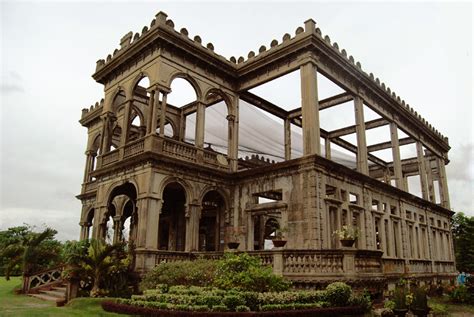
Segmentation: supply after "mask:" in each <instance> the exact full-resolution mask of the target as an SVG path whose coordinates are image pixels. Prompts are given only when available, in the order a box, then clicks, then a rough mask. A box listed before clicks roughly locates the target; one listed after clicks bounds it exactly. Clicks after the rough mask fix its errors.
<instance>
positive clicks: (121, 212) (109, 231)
mask: <svg viewBox="0 0 474 317" xmlns="http://www.w3.org/2000/svg"><path fill="white" fill-rule="evenodd" d="M136 199H137V190H136V189H135V186H134V185H133V184H132V183H129V182H126V183H124V184H122V185H120V186H117V187H115V188H114V189H113V190H112V192H111V193H110V195H109V200H108V204H107V213H106V216H105V218H104V223H103V224H102V231H101V233H102V236H101V237H100V238H102V239H105V241H106V242H108V243H117V242H120V241H127V242H132V241H135V240H136V232H137V225H138V213H137V209H136V207H135V206H136ZM116 216H117V217H116Z"/></svg>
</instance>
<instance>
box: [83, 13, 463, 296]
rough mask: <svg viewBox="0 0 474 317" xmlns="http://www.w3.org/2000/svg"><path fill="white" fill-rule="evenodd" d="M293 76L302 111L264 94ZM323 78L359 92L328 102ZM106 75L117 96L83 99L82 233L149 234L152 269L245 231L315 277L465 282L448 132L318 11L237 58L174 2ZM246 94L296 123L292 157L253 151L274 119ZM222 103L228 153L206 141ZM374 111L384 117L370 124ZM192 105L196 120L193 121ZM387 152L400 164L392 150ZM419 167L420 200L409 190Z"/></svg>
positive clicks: (257, 248) (301, 281) (147, 263)
mask: <svg viewBox="0 0 474 317" xmlns="http://www.w3.org/2000/svg"><path fill="white" fill-rule="evenodd" d="M292 71H299V74H300V86H301V88H300V89H301V100H300V101H298V102H301V103H300V104H299V107H297V108H295V109H292V110H285V109H284V108H283V107H281V106H278V105H275V104H273V103H272V102H270V101H268V100H265V99H264V98H261V97H260V96H257V95H256V94H254V93H252V92H250V89H252V88H254V87H257V86H259V85H262V84H265V83H267V82H269V81H272V80H274V79H275V78H278V77H280V76H283V75H285V74H288V73H290V72H292ZM317 74H318V75H319V74H322V75H324V76H325V77H327V78H329V79H330V80H331V81H332V82H333V83H335V84H336V85H337V86H339V87H340V88H342V89H343V91H344V92H343V93H340V94H337V95H334V96H331V97H329V98H325V99H320V98H318V78H319V77H318V76H317ZM93 78H94V79H95V80H96V81H97V82H98V83H101V84H103V85H104V91H105V96H104V98H103V99H102V100H101V101H100V102H98V103H96V104H95V105H94V106H91V107H90V108H87V109H83V110H82V117H81V119H80V123H81V124H82V125H83V126H84V127H86V128H87V130H88V142H87V149H86V153H85V154H86V165H85V173H84V182H83V184H82V190H81V194H80V195H78V196H77V197H78V198H79V199H80V200H81V202H82V206H83V208H82V212H81V220H80V225H81V236H80V238H81V239H87V238H90V237H94V238H100V239H109V240H110V241H120V240H122V239H126V240H129V241H131V242H133V245H134V246H135V248H136V249H135V250H136V256H135V268H136V270H137V272H140V273H143V272H146V271H147V270H150V269H151V268H153V267H154V266H155V265H157V264H158V263H161V262H163V261H167V262H168V261H176V260H181V259H192V258H195V257H196V256H199V255H203V256H206V257H212V258H218V257H219V256H221V255H222V252H223V251H225V250H227V242H230V241H234V242H239V243H240V244H239V247H238V250H239V251H246V252H249V253H250V254H252V255H254V256H259V257H261V258H262V260H263V262H264V263H266V264H268V265H272V266H273V270H274V272H276V273H277V274H281V275H283V276H286V277H288V278H289V279H291V280H293V281H294V283H295V285H300V286H303V287H304V286H315V285H318V284H325V283H328V282H330V281H334V280H344V281H348V282H350V283H352V284H355V285H362V286H369V287H379V286H381V285H382V286H387V285H391V284H392V283H393V282H394V281H396V280H397V279H399V278H400V277H406V278H413V279H418V280H421V281H424V282H426V281H436V280H447V279H450V278H452V276H453V274H454V272H455V262H454V249H453V240H452V235H451V231H450V229H451V225H450V219H451V216H452V215H453V212H452V211H451V210H450V203H449V193H448V185H447V179H446V172H445V164H447V163H448V162H449V161H448V156H447V153H448V151H449V149H450V147H449V144H448V139H447V138H446V137H444V136H443V135H441V134H440V133H439V132H438V131H437V130H436V129H435V128H434V127H432V126H431V125H430V124H429V123H428V122H427V121H426V120H425V119H423V118H422V117H421V116H420V115H419V114H418V113H417V112H416V111H414V110H413V108H411V107H410V106H409V105H408V104H406V103H405V101H403V100H401V98H400V97H399V96H397V95H396V94H395V93H394V92H392V91H391V90H390V88H388V87H387V86H386V85H385V84H384V83H382V82H381V81H380V80H379V79H378V78H376V77H374V75H373V74H372V73H370V74H367V73H366V72H364V71H363V70H362V68H361V64H360V63H359V62H356V61H355V60H354V58H353V57H352V56H349V55H348V54H347V52H346V51H345V50H344V49H342V50H341V49H340V48H339V46H338V44H337V43H331V40H330V38H329V37H328V36H323V35H322V34H321V30H320V29H319V28H317V27H316V23H315V22H314V21H313V20H311V19H310V20H308V21H306V22H305V23H304V27H298V28H297V29H296V32H295V34H294V35H290V34H285V35H284V36H283V38H282V41H281V42H279V41H277V40H273V41H272V42H271V43H270V47H269V48H267V47H265V46H261V47H260V49H259V51H258V53H255V52H253V51H251V52H250V53H249V54H248V58H244V57H240V58H238V59H236V58H235V57H231V58H230V59H226V58H224V57H223V56H220V55H218V54H216V53H215V52H214V47H213V44H212V43H208V44H204V42H203V41H202V39H201V37H200V36H194V37H193V38H190V36H189V34H188V31H187V30H186V29H185V28H182V29H181V30H180V31H177V30H176V29H175V28H174V23H173V21H172V20H170V19H168V17H167V15H166V14H165V13H163V12H159V13H158V14H157V15H156V17H155V19H153V21H152V22H151V25H150V26H149V27H147V26H145V27H143V30H142V32H141V33H136V34H135V35H133V33H131V32H130V33H128V34H126V35H125V36H124V37H123V38H122V39H121V41H120V48H119V49H116V50H115V51H114V52H113V54H111V55H108V56H107V58H106V59H105V60H104V59H101V60H99V61H97V66H96V71H95V73H94V74H93ZM144 78H145V79H147V81H148V84H146V85H145V86H144V85H142V84H140V83H142V82H143V79H144ZM177 78H181V79H185V80H186V81H187V82H188V83H189V84H190V85H191V86H192V88H193V89H194V91H195V93H196V100H195V101H193V102H191V103H188V104H186V105H184V106H182V107H177V106H176V105H172V104H170V103H169V102H167V98H168V96H171V95H172V94H173V91H172V90H171V86H172V83H173V81H174V80H176V79H177ZM244 102H245V104H246V105H250V106H251V107H255V108H257V109H260V110H261V111H260V110H259V111H260V112H261V113H263V112H266V113H268V114H270V115H272V116H274V117H277V118H278V119H279V120H281V122H282V124H281V129H282V130H283V131H281V133H282V135H283V136H284V137H283V140H282V142H281V143H282V144H281V146H282V149H284V151H283V152H284V153H283V154H282V157H281V158H280V159H276V160H275V159H274V158H272V159H270V158H267V157H266V156H265V155H262V154H260V155H259V154H257V155H252V156H250V157H249V156H247V157H245V156H244V155H243V154H242V153H243V151H242V146H241V143H242V140H243V136H242V135H241V134H239V127H243V124H247V125H248V124H250V125H258V124H259V121H258V120H256V121H255V122H244V120H243V118H242V117H240V116H239V114H240V112H239V107H242V105H243V103H244ZM219 103H220V104H223V105H224V109H225V114H224V116H223V117H222V120H221V124H225V127H226V128H225V130H227V131H225V132H226V133H227V135H225V133H224V139H225V141H226V145H225V146H224V147H223V149H224V150H220V151H217V150H216V149H215V148H213V147H212V146H206V143H205V135H206V134H205V133H206V132H205V131H206V129H207V127H206V123H207V120H205V118H206V112H208V111H210V109H212V107H213V106H214V105H217V104H219ZM343 104H346V105H347V104H349V106H348V107H347V109H346V111H350V112H351V113H353V116H354V117H353V118H354V120H355V124H354V125H350V126H346V127H343V128H339V129H335V130H325V129H323V128H321V123H322V122H321V120H320V113H322V112H324V111H328V110H329V109H330V108H332V107H337V106H341V105H343ZM364 109H370V110H371V111H373V112H375V113H376V114H378V118H377V119H374V120H366V119H364ZM189 116H194V117H193V118H195V125H194V127H193V128H192V131H190V129H189V128H188V129H187V127H186V123H187V122H188V121H187V118H188V117H189ZM295 127H296V128H297V129H300V130H299V131H301V135H302V140H300V141H301V144H302V153H301V155H298V156H296V155H294V151H293V150H292V149H293V147H294V144H292V143H294V135H292V133H293V132H294V131H295ZM380 127H385V128H386V129H387V130H388V131H389V136H388V140H387V141H386V142H381V143H376V144H368V142H367V137H366V134H367V133H369V132H370V130H371V129H376V128H380ZM189 134H191V135H192V138H191V139H187V138H186V136H187V135H189ZM400 134H403V135H404V137H402V136H401V135H400ZM350 135H352V136H354V140H355V141H354V142H350V141H348V140H347V138H346V136H350ZM239 138H240V141H239ZM256 141H257V142H258V139H256ZM262 142H265V141H262ZM406 145H412V146H413V147H414V148H415V149H416V150H415V153H416V154H415V155H414V157H410V158H406V159H403V158H402V157H401V150H400V149H401V148H402V147H403V146H406ZM336 147H338V148H342V149H343V150H344V151H345V152H346V153H350V154H352V155H353V158H354V162H353V165H351V164H342V163H341V161H338V160H336V159H333V154H334V153H335V152H334V148H336ZM383 150H386V151H388V152H389V153H390V154H391V155H392V160H390V161H388V160H385V159H382V158H380V156H377V155H376V153H377V151H383ZM413 177H414V178H415V179H417V180H418V181H419V184H420V185H419V186H420V194H419V195H418V196H420V197H418V196H417V195H414V194H413V193H410V190H409V188H408V181H407V180H408V179H409V178H413ZM343 225H352V226H355V227H357V228H358V229H359V230H360V233H361V234H360V236H359V238H358V239H357V241H356V244H355V246H354V247H350V248H346V247H342V246H341V243H340V241H339V239H338V238H337V237H336V236H335V235H334V231H335V230H337V229H340V228H341V227H342V226H343ZM278 226H279V227H284V228H287V232H286V234H285V235H286V239H287V244H286V246H284V247H283V248H273V249H272V248H269V247H268V241H269V239H271V237H272V235H274V229H275V227H278Z"/></svg>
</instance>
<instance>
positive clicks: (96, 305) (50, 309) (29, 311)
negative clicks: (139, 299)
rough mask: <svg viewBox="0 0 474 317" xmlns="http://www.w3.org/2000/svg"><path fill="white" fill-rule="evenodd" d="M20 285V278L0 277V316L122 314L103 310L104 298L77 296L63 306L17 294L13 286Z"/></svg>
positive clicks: (62, 316) (32, 316)
mask: <svg viewBox="0 0 474 317" xmlns="http://www.w3.org/2000/svg"><path fill="white" fill-rule="evenodd" d="M20 285H21V278H19V277H12V278H11V279H10V280H9V281H6V280H5V279H0V316H2V317H3V316H5V317H23V316H24V317H44V316H48V317H49V316H51V317H69V316H78V317H79V316H98V317H102V316H103V317H109V316H124V315H118V314H114V313H109V312H105V311H104V310H103V309H102V308H101V305H100V304H101V302H102V301H103V300H104V299H96V298H77V299H74V300H72V301H71V302H70V303H68V304H67V305H66V306H64V307H56V306H55V303H53V302H48V301H43V300H40V299H36V298H33V297H29V296H26V295H17V294H15V293H14V289H15V288H19V287H20Z"/></svg>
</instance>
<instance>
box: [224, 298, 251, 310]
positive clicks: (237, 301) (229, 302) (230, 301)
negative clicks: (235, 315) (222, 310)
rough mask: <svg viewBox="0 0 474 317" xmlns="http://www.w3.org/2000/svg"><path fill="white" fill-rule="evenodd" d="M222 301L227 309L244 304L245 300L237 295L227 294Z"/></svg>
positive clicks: (233, 308)
mask: <svg viewBox="0 0 474 317" xmlns="http://www.w3.org/2000/svg"><path fill="white" fill-rule="evenodd" d="M222 303H223V304H224V305H225V306H226V307H227V308H228V309H229V310H232V311H233V310H235V309H236V308H237V306H244V305H245V300H244V299H243V298H242V297H241V296H239V295H227V296H224V299H223V300H222Z"/></svg>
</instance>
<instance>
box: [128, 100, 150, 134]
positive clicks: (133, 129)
mask: <svg viewBox="0 0 474 317" xmlns="http://www.w3.org/2000/svg"><path fill="white" fill-rule="evenodd" d="M145 134H146V125H145V123H144V120H143V115H142V113H141V111H140V110H138V109H135V108H133V109H132V114H131V120H130V137H129V141H133V140H138V139H139V138H142V137H144V136H145Z"/></svg>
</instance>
